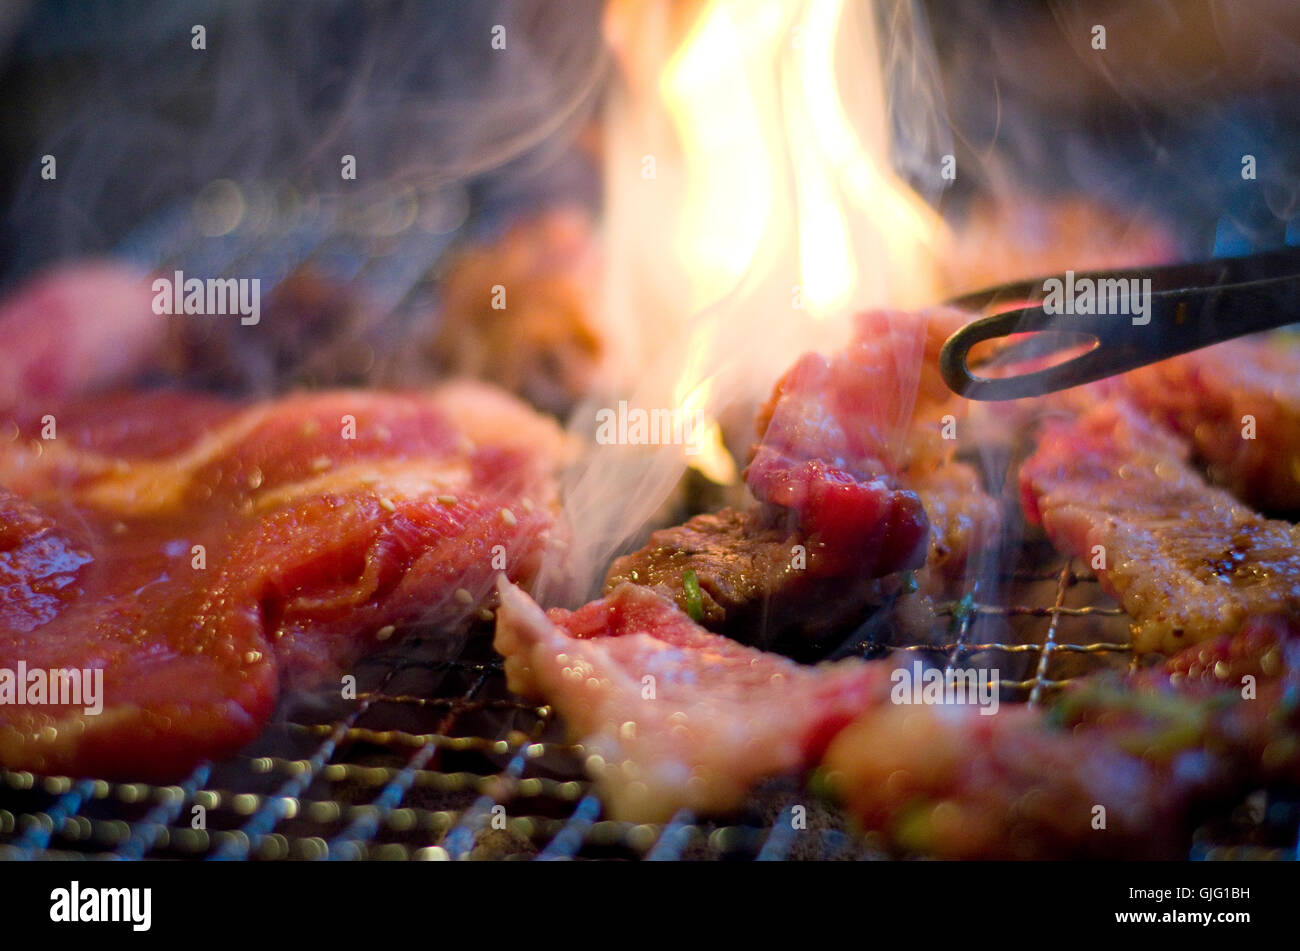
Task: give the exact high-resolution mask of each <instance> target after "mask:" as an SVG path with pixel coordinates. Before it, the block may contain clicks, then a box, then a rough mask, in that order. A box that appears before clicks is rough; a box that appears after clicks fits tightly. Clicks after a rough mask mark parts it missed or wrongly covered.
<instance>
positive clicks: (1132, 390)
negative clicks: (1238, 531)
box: [1107, 334, 1300, 515]
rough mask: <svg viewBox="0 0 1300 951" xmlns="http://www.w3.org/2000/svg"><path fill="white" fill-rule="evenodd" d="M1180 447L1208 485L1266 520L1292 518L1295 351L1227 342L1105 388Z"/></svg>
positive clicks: (1297, 503)
mask: <svg viewBox="0 0 1300 951" xmlns="http://www.w3.org/2000/svg"><path fill="white" fill-rule="evenodd" d="M1107 383H1108V384H1109V386H1108V389H1109V390H1111V391H1114V392H1118V393H1121V394H1122V395H1123V396H1124V397H1125V398H1127V399H1128V400H1130V401H1132V402H1133V403H1134V404H1135V405H1137V406H1138V407H1139V408H1141V409H1142V410H1143V411H1144V412H1146V413H1147V414H1149V415H1150V416H1151V417H1152V418H1153V419H1155V420H1157V421H1159V422H1161V423H1163V424H1164V425H1165V426H1168V427H1169V428H1170V429H1172V430H1173V431H1174V432H1176V433H1178V434H1180V435H1182V436H1183V437H1185V438H1186V439H1188V440H1189V441H1190V442H1191V443H1192V446H1193V448H1194V450H1195V453H1196V457H1197V461H1198V462H1200V463H1201V464H1203V465H1204V466H1205V467H1206V469H1207V471H1208V474H1209V477H1210V479H1211V481H1213V482H1214V483H1216V484H1218V485H1221V486H1223V487H1225V488H1227V489H1228V490H1230V491H1231V492H1232V493H1233V494H1235V495H1236V496H1237V497H1238V498H1240V499H1241V500H1242V501H1244V502H1246V503H1247V504H1249V505H1253V506H1255V507H1256V508H1259V509H1262V510H1264V511H1266V512H1285V513H1288V514H1292V515H1294V514H1296V513H1300V346H1297V344H1296V343H1295V341H1294V340H1293V339H1292V338H1290V337H1288V336H1286V335H1282V334H1273V335H1264V336H1254V337H1249V338H1243V339H1241V340H1232V341H1229V342H1227V343H1222V344H1219V345H1217V346H1214V347H1208V348H1206V349H1204V350H1196V351H1193V352H1192V353H1187V354H1184V355H1182V356H1179V357H1174V358H1173V359H1171V360H1164V361H1161V362H1160V363H1155V364H1152V365H1150V366H1146V367H1142V368H1140V369H1138V370H1133V371H1132V372H1130V373H1126V374H1123V375H1122V376H1120V377H1116V378H1115V379H1114V380H1113V381H1107Z"/></svg>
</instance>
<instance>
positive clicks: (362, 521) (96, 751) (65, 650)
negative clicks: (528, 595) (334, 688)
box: [0, 385, 562, 780]
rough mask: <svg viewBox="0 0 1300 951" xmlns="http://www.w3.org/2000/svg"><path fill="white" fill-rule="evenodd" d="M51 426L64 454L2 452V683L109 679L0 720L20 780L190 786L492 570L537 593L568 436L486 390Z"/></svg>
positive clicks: (136, 414) (36, 442)
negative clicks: (284, 699)
mask: <svg viewBox="0 0 1300 951" xmlns="http://www.w3.org/2000/svg"><path fill="white" fill-rule="evenodd" d="M50 415H53V416H54V417H55V419H56V420H57V425H58V429H57V438H54V439H49V440H44V441H43V440H41V439H40V438H39V435H38V433H39V431H40V430H39V426H40V423H39V421H37V422H35V423H33V424H32V425H31V426H29V425H27V424H26V423H22V425H21V426H20V434H19V435H18V436H16V437H15V438H14V439H12V440H10V441H6V442H4V443H0V485H6V486H7V487H8V489H9V491H6V492H4V493H0V525H3V526H4V527H3V530H0V669H4V670H10V671H13V670H16V669H19V668H20V665H25V667H26V669H28V670H44V671H50V670H55V669H70V670H85V669H96V670H101V671H102V672H103V673H102V678H103V680H102V686H103V694H102V696H101V697H100V698H99V700H100V701H101V702H102V711H97V712H96V711H92V712H88V711H87V709H86V705H85V704H78V703H75V702H73V703H56V702H52V701H53V700H55V699H57V698H53V697H47V698H44V702H42V703H40V704H36V705H19V704H14V703H4V704H0V764H3V765H4V766H7V767H10V768H17V769H31V770H37V771H43V772H56V773H67V774H74V775H97V776H103V777H107V778H124V779H146V780H170V779H175V778H177V777H178V776H181V775H184V773H185V772H187V771H188V770H189V769H191V768H192V767H193V766H194V765H195V764H196V763H197V762H199V761H200V760H203V759H206V758H215V757H219V756H221V755H223V754H227V753H230V752H232V751H233V750H235V749H237V748H238V747H240V746H241V745H243V744H244V743H246V742H247V741H249V740H251V739H252V738H253V737H254V736H256V735H257V733H258V732H259V731H260V730H261V728H262V726H263V725H264V724H265V722H266V720H267V718H268V717H269V716H270V714H271V711H272V709H273V707H274V704H275V702H276V698H277V695H278V692H279V689H280V687H281V685H282V684H288V685H290V686H298V685H302V686H307V685H310V684H312V683H315V682H317V681H319V680H320V679H321V678H322V677H326V676H330V675H334V674H337V672H338V671H339V670H340V668H342V667H344V666H345V665H347V664H349V663H350V662H352V661H354V660H355V659H356V658H357V657H359V656H360V655H361V654H363V653H364V652H366V651H367V650H370V649H373V648H374V647H375V646H377V645H379V644H381V643H382V642H383V641H385V640H387V639H388V638H389V637H390V636H391V635H392V634H393V633H394V626H395V625H400V624H402V623H404V622H408V621H427V622H431V623H437V624H439V625H442V626H445V627H448V628H454V627H455V626H456V625H458V624H459V623H460V622H461V621H463V620H464V619H465V618H466V617H467V616H468V615H469V614H471V613H473V612H475V611H477V610H480V609H481V608H482V605H483V603H484V600H485V599H486V598H487V597H488V596H489V595H490V592H491V586H492V582H493V579H494V578H495V576H496V574H497V570H496V569H497V568H499V567H500V565H501V564H502V559H504V563H505V565H506V571H507V573H508V574H509V575H510V576H511V577H513V578H516V579H520V580H527V579H528V578H529V577H530V576H531V575H532V574H533V573H534V572H535V570H536V563H537V559H538V558H539V557H540V551H541V548H542V546H543V544H544V542H545V536H546V533H547V531H548V530H549V528H550V525H551V521H552V514H553V506H554V504H555V490H554V487H553V483H552V478H551V475H552V471H553V469H554V467H555V465H556V462H557V459H558V455H559V453H560V451H561V445H562V443H561V440H562V436H561V435H560V433H559V432H558V430H557V429H556V427H554V425H553V424H551V423H550V422H549V421H546V420H544V419H543V418H541V417H538V416H537V415H536V414H534V413H533V412H532V411H531V410H528V409H527V408H526V407H524V406H522V405H520V404H519V403H517V402H515V401H514V400H513V399H510V398H508V397H505V396H504V395H503V394H499V393H497V392H495V391H492V390H489V389H487V388H485V387H479V386H463V385H457V386H449V387H445V388H443V389H440V390H438V391H435V392H433V393H430V394H410V395H383V394H375V393H364V392H335V393H326V394H319V395H306V396H295V397H290V398H287V399H284V400H281V401H278V402H273V403H267V404H258V405H253V406H248V407H237V406H233V405H230V404H224V403H220V402H218V401H214V400H210V399H203V398H193V397H187V396H179V395H171V396H158V395H153V396H137V397H123V398H118V399H115V400H103V401H100V402H98V403H96V404H90V405H86V406H76V405H69V406H65V407H62V408H58V409H55V410H53V411H52V412H51V414H50ZM32 426H35V427H38V428H35V429H34V428H32ZM497 546H500V547H499V548H498V547H497ZM494 562H495V565H494ZM61 699H67V697H66V696H65V697H63V698H61Z"/></svg>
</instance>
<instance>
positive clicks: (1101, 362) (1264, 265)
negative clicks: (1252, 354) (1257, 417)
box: [939, 248, 1300, 400]
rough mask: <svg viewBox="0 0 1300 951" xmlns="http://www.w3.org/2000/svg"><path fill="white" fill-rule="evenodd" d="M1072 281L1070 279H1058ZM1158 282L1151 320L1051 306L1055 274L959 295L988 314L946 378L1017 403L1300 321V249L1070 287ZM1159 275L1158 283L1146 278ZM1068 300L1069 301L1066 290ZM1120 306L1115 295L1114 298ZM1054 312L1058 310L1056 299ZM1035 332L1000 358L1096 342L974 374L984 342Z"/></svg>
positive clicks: (973, 395)
mask: <svg viewBox="0 0 1300 951" xmlns="http://www.w3.org/2000/svg"><path fill="white" fill-rule="evenodd" d="M1055 279H1056V280H1059V281H1061V282H1062V285H1063V287H1064V285H1065V284H1066V275H1059V276H1056V277H1055ZM1133 279H1136V280H1137V281H1138V282H1139V284H1138V285H1137V286H1138V287H1139V288H1141V287H1145V286H1149V288H1150V294H1149V295H1146V296H1145V302H1144V304H1143V309H1144V310H1145V311H1146V314H1145V316H1146V317H1149V320H1147V321H1144V322H1141V323H1135V317H1134V315H1133V314H1132V311H1133V310H1134V309H1135V307H1134V304H1135V301H1133V300H1131V299H1130V300H1128V301H1127V303H1128V305H1129V307H1128V309H1129V311H1130V313H1129V314H1123V313H1105V314H1097V313H1091V314H1082V313H1054V314H1049V313H1047V312H1046V311H1044V309H1043V302H1044V300H1045V299H1047V298H1049V293H1048V289H1047V286H1046V284H1047V282H1048V281H1049V280H1051V278H1037V279H1034V280H1027V281H1018V282H1015V283H1011V284H1002V285H999V286H997V287H991V288H988V289H987V290H982V291H976V292H974V293H972V294H966V295H964V296H962V297H958V298H956V299H954V300H952V301H949V303H950V304H952V305H954V306H956V307H964V308H968V309H971V310H977V311H981V312H983V313H985V314H987V315H988V316H985V317H982V318H980V319H979V320H975V321H972V322H971V323H969V324H967V325H966V326H965V327H963V328H961V329H960V330H958V331H957V332H956V333H955V334H953V335H952V336H951V337H949V338H948V340H947V342H946V343H945V344H944V345H943V350H942V352H941V353H940V355H939V369H940V371H941V372H942V373H943V378H944V381H945V382H946V383H947V384H948V386H949V387H950V388H951V389H952V390H953V391H954V392H955V393H958V394H960V395H961V396H965V397H967V398H969V399H973V400H1011V399H1019V398H1021V397H1025V396H1040V395H1042V394H1044V393H1051V392H1054V391H1056V390H1064V389H1068V388H1069V387H1072V386H1079V385H1081V384H1083V383H1091V382H1093V381H1094V380H1100V379H1102V378H1103V377H1108V376H1113V375H1114V374H1117V373H1123V372H1125V371H1126V370H1132V369H1134V368H1135V367H1140V366H1144V365H1145V364H1148V363H1155V362H1157V361H1159V360H1164V359H1167V358H1169V357H1173V356H1177V355H1178V354H1180V353H1187V352H1188V351H1190V350H1197V349H1200V348H1201V347H1208V346H1210V345H1211V344H1215V343H1220V342H1222V341H1224V340H1231V339H1233V338H1234V337H1241V336H1244V335H1245V334H1252V333H1256V332H1258V331H1261V330H1271V329H1273V328H1275V327H1282V326H1285V325H1287V324H1291V323H1296V322H1298V321H1300V248H1287V249H1284V250H1281V251H1269V252H1264V253H1261V254H1252V255H1248V256H1245V257H1237V258H1215V259H1213V260H1209V261H1200V262H1197V263H1194V264H1179V265H1174V266H1172V267H1158V268H1131V269H1128V270H1116V271H1087V272H1080V273H1075V274H1073V276H1072V281H1071V282H1070V283H1071V285H1072V286H1073V287H1075V288H1079V287H1082V286H1083V285H1081V284H1080V282H1081V281H1083V280H1087V281H1090V282H1092V286H1093V287H1094V288H1097V287H1114V286H1116V285H1103V284H1101V282H1102V281H1114V280H1121V281H1124V282H1125V283H1124V284H1122V285H1118V286H1120V287H1132V286H1133V285H1131V284H1129V283H1128V282H1129V281H1131V280H1133ZM1146 279H1150V281H1151V283H1150V285H1143V284H1142V282H1143V281H1144V280H1146ZM1059 296H1061V297H1062V298H1063V299H1065V300H1069V297H1068V296H1067V295H1065V294H1064V292H1062V294H1061V295H1059ZM1112 303H1113V299H1112ZM1053 307H1054V308H1055V307H1056V304H1055V303H1053ZM1011 334H1030V335H1032V336H1028V337H1026V338H1024V339H1023V340H1019V341H1015V342H1012V343H1009V344H1008V345H1006V346H1005V347H1003V348H1002V349H1000V350H998V351H997V354H996V356H997V362H998V363H1004V364H1005V363H1008V362H1017V361H1025V360H1035V359H1040V358H1045V357H1047V356H1048V355H1050V354H1052V353H1060V352H1061V351H1063V350H1066V349H1069V348H1071V347H1074V348H1077V347H1078V346H1079V345H1080V343H1084V344H1086V342H1087V338H1089V337H1091V338H1092V339H1093V340H1094V341H1095V343H1094V344H1093V346H1092V347H1091V349H1089V350H1088V351H1087V352H1085V353H1082V354H1080V355H1078V356H1075V357H1073V358H1072V359H1068V360H1065V361H1064V362H1059V363H1056V364H1055V365H1053V366H1047V367H1040V368H1037V369H1032V368H1031V369H1029V370H1028V371H1026V372H1022V373H1018V374H1017V373H1012V374H1010V375H1004V376H996V377H986V376H979V375H977V374H976V373H974V372H972V371H971V368H970V365H969V358H970V351H971V348H972V347H973V346H975V345H976V344H978V343H981V342H983V341H985V340H993V339H996V338H1000V337H1006V336H1009V335H1011Z"/></svg>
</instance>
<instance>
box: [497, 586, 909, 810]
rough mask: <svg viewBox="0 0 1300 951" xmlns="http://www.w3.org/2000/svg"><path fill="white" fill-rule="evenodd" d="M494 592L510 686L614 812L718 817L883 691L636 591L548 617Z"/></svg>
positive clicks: (858, 672)
mask: <svg viewBox="0 0 1300 951" xmlns="http://www.w3.org/2000/svg"><path fill="white" fill-rule="evenodd" d="M500 588H501V608H500V610H499V611H498V613H497V634H496V649H497V651H498V652H500V653H501V654H502V655H503V656H504V657H505V658H506V677H507V681H508V684H509V686H510V689H511V690H513V691H515V692H516V693H520V694H523V695H524V696H530V697H541V698H544V699H545V700H546V702H547V703H550V704H552V705H554V706H555V708H556V709H557V710H558V711H559V712H560V714H561V715H562V716H563V718H564V722H565V723H566V724H567V726H568V729H569V733H570V735H571V736H572V738H573V739H574V741H576V742H580V743H581V744H582V747H583V750H584V751H585V753H586V755H587V768H588V770H589V772H590V773H591V775H592V777H593V778H594V779H595V781H596V782H597V784H598V785H599V787H600V792H601V797H602V799H603V801H604V802H605V804H606V806H607V807H608V809H609V814H610V816H611V817H612V818H614V819H618V820H626V821H632V822H662V821H665V820H667V819H668V818H670V817H671V816H672V815H673V814H674V813H675V812H676V811H677V810H679V809H683V808H685V809H690V810H693V811H697V812H711V813H712V812H726V811H727V810H729V809H732V808H734V807H736V806H738V805H740V803H741V802H742V800H743V799H744V796H745V794H746V793H747V792H748V790H749V789H750V787H751V786H752V785H753V784H754V783H756V782H757V781H758V780H760V779H762V778H764V777H768V776H773V775H777V774H781V773H786V772H789V771H793V770H799V769H802V768H805V767H807V766H808V765H810V764H812V763H814V762H816V760H817V757H818V756H819V755H820V754H821V752H822V750H823V749H824V748H825V746H826V743H827V742H828V741H829V740H830V738H831V737H832V736H833V735H834V734H835V732H836V731H837V730H838V729H840V728H841V727H842V726H843V725H844V724H845V723H847V722H848V721H849V720H850V719H852V718H853V717H854V716H855V715H856V714H857V713H859V712H860V711H861V710H863V709H865V708H866V707H868V706H870V705H873V704H876V703H881V702H885V701H886V700H887V697H888V688H889V680H888V671H887V669H886V668H884V667H883V666H881V665H868V664H863V663H861V662H858V661H852V660H850V661H843V662H840V663H838V664H833V665H825V666H819V667H804V666H801V665H799V664H796V663H794V662H792V661H790V660H787V659H786V658H784V657H781V656H779V655H776V654H766V653H763V652H761V651H758V650H755V649H753V648H750V647H744V646H742V645H740V644H738V643H736V642H735V641H733V640H730V639H729V638H726V637H721V636H719V635H716V634H710V633H709V632H708V631H705V630H704V629H703V628H701V627H699V626H698V625H696V624H694V623H693V622H692V621H691V620H690V618H688V617H687V616H686V615H685V614H683V613H682V612H681V611H679V610H678V609H677V608H676V606H675V605H674V604H673V603H672V602H671V601H669V600H667V599H666V598H663V597H661V596H659V595H658V594H656V593H655V592H653V591H651V590H649V589H647V588H643V587H638V586H636V585H622V586H620V587H618V588H616V589H615V590H614V591H613V592H612V593H611V594H610V595H609V596H607V597H606V598H604V599H602V600H599V601H594V602H592V603H591V604H588V605H586V606H585V607H583V608H581V609H579V610H578V611H574V612H569V611H562V610H553V611H551V612H549V615H548V614H547V613H544V612H543V611H542V609H541V608H539V607H538V606H537V605H536V604H535V603H534V602H533V601H532V600H531V599H530V598H528V597H527V596H526V595H525V594H524V593H523V592H521V591H519V590H518V589H516V588H514V587H512V586H511V585H509V584H502V585H501V586H500Z"/></svg>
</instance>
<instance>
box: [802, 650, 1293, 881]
mask: <svg viewBox="0 0 1300 951" xmlns="http://www.w3.org/2000/svg"><path fill="white" fill-rule="evenodd" d="M1298 713H1300V707H1298V705H1297V704H1296V702H1295V698H1294V686H1292V687H1291V693H1290V694H1288V692H1287V687H1286V685H1285V684H1283V683H1279V682H1272V683H1269V684H1265V685H1263V686H1262V687H1261V688H1260V691H1259V694H1258V697H1257V698H1253V699H1243V697H1242V696H1241V694H1240V692H1238V691H1236V690H1233V689H1219V690H1214V691H1203V690H1197V691H1192V692H1187V691H1181V690H1175V689H1173V688H1172V687H1171V686H1170V685H1169V683H1168V682H1167V680H1165V679H1163V678H1162V677H1161V676H1160V675H1156V676H1153V677H1146V678H1141V679H1139V680H1138V681H1137V682H1130V683H1123V682H1120V681H1118V680H1117V679H1115V678H1112V677H1110V676H1108V675H1107V676H1099V677H1096V678H1090V679H1089V680H1088V681H1085V682H1084V683H1082V684H1080V685H1079V686H1077V687H1075V688H1072V689H1071V690H1070V691H1068V692H1067V694H1066V695H1065V696H1063V697H1062V698H1060V700H1059V701H1058V703H1057V705H1056V706H1054V707H1053V708H1052V709H1051V710H1050V711H1048V712H1046V713H1044V712H1043V711H1040V710H1039V709H1037V708H1030V707H1024V706H1017V707H1010V706H1004V707H1003V708H1001V710H1000V711H999V712H998V713H997V714H996V715H994V716H988V717H985V716H980V715H978V713H975V712H973V708H971V707H959V706H950V707H944V706H929V707H908V706H891V705H885V706H882V707H880V708H877V709H874V710H871V711H868V712H867V713H865V714H864V715H863V716H861V717H860V718H859V719H858V720H856V721H855V722H854V723H853V724H851V725H850V726H848V727H846V728H845V729H844V730H843V731H842V732H840V733H839V734H838V735H837V736H836V738H835V739H834V741H833V742H832V743H831V745H830V747H829V749H828V750H827V753H826V757H825V760H824V765H823V772H822V774H821V775H822V778H823V779H824V781H825V783H826V786H827V787H828V788H829V789H830V790H831V791H832V792H833V793H834V795H835V796H836V797H837V798H838V799H839V800H840V801H841V802H842V803H843V804H844V805H845V806H846V807H847V808H848V810H849V812H850V813H851V814H852V815H853V816H854V817H855V818H856V819H857V820H858V822H859V823H861V825H862V826H863V828H864V829H867V830H871V831H874V832H875V833H877V834H878V835H881V836H883V838H884V839H885V842H886V843H887V844H888V845H890V846H891V847H893V848H897V849H900V850H902V851H905V852H920V853H924V854H926V855H929V856H937V857H941V858H953V859H1046V858H1054V859H1061V858H1087V857H1092V858H1100V857H1108V858H1121V857H1122V858H1139V859H1151V858H1166V859H1168V858H1177V857H1184V858H1185V857H1186V855H1187V849H1188V845H1189V838H1190V833H1191V831H1192V827H1193V825H1194V820H1195V816H1196V815H1197V810H1198V809H1200V808H1203V807H1205V806H1207V805H1212V804H1220V803H1230V802H1232V801H1234V800H1237V799H1239V798H1240V797H1242V796H1244V795H1246V794H1248V793H1249V792H1251V791H1252V790H1253V789H1255V788H1257V786H1258V785H1259V784H1261V783H1266V782H1295V780H1296V779H1297V778H1298V777H1300V732H1297V728H1298V727H1300V716H1298Z"/></svg>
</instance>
